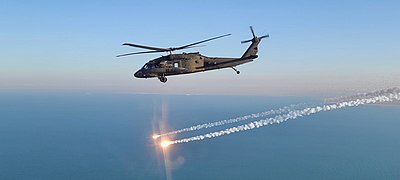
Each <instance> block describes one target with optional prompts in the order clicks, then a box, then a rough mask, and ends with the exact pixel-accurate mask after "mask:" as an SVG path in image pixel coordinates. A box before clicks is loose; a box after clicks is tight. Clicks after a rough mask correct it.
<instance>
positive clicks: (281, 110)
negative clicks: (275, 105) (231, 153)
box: [153, 104, 301, 139]
mask: <svg viewBox="0 0 400 180" xmlns="http://www.w3.org/2000/svg"><path fill="white" fill-rule="evenodd" d="M299 106H301V104H297V105H290V106H285V107H283V108H279V109H273V110H269V111H265V112H260V113H254V114H250V115H246V116H241V117H236V118H231V119H226V120H221V121H216V122H210V123H204V124H199V125H194V126H191V127H187V128H183V129H179V130H176V131H171V132H167V133H164V134H158V135H153V138H154V139H156V138H159V137H161V136H168V135H172V134H178V133H183V132H189V131H196V130H200V129H206V128H211V127H216V126H222V125H226V124H231V123H237V122H240V121H245V120H248V119H253V118H259V117H265V116H268V115H276V114H282V113H286V112H289V111H291V110H292V109H293V108H295V107H299Z"/></svg>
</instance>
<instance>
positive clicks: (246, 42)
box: [241, 39, 252, 44]
mask: <svg viewBox="0 0 400 180" xmlns="http://www.w3.org/2000/svg"><path fill="white" fill-rule="evenodd" d="M251 41H252V39H249V40H246V41H242V42H241V43H242V44H244V43H248V42H251Z"/></svg>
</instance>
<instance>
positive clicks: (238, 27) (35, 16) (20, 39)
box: [0, 0, 400, 95]
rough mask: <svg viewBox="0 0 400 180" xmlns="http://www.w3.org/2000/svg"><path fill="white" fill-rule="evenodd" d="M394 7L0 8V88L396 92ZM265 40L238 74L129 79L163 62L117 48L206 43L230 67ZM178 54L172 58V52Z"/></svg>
mask: <svg viewBox="0 0 400 180" xmlns="http://www.w3.org/2000/svg"><path fill="white" fill-rule="evenodd" d="M398 7H400V2H399V1H330V2H322V1H251V2H250V1H104V2H103V1H85V2H82V1H74V0H71V1H32V2H29V1H28V2H26V1H25V2H24V1H4V2H1V3H0V12H2V15H1V16H0V27H1V28H0V42H2V43H1V44H0V49H1V53H0V63H1V68H0V88H1V89H44V90H46V89H58V90H69V89H83V90H88V91H92V90H107V91H114V92H139V93H173V94H244V95H334V94H343V93H347V92H360V91H361V92H362V91H367V90H372V89H379V88H385V87H391V86H398V85H400V71H399V67H400V62H399V60H400V51H399V49H400V35H399V33H398V32H400V23H398V22H399V21H398V19H399V17H400V11H398ZM249 25H252V26H254V28H255V31H256V33H257V34H258V35H264V34H266V33H269V34H270V36H271V37H270V38H269V39H263V41H262V43H261V44H260V46H259V58H258V59H257V60H256V61H254V62H252V63H250V64H246V65H243V66H239V67H238V69H239V70H240V71H241V72H242V73H241V74H240V75H239V76H238V75H236V74H235V73H234V72H233V71H232V70H230V69H225V70H219V71H211V72H205V73H198V74H191V75H184V76H174V77H170V78H169V80H168V83H166V84H162V83H160V82H159V81H158V80H157V79H147V80H144V79H135V78H133V77H132V73H134V72H135V71H136V70H137V69H139V68H140V67H141V66H142V65H143V64H144V63H145V62H147V61H148V60H150V59H153V58H156V57H159V56H160V55H164V54H152V55H137V56H130V57H125V58H115V55H118V54H121V53H127V52H134V51H140V49H134V48H129V47H122V46H121V44H122V43H124V42H134V43H138V44H145V45H152V46H160V47H171V46H180V45H183V44H187V43H191V42H195V41H198V40H203V39H206V38H209V37H213V36H218V35H222V34H226V33H232V36H229V37H226V38H223V39H220V40H217V41H212V42H209V43H207V44H206V45H207V46H205V47H202V48H197V49H190V50H187V51H186V52H192V51H200V52H201V53H202V54H204V55H207V56H228V57H236V56H237V57H238V56H241V55H242V53H243V52H244V51H245V49H246V48H247V46H248V44H240V41H241V40H245V39H249V38H250V37H251V34H250V31H249V28H248V26H249ZM177 53H179V52H177Z"/></svg>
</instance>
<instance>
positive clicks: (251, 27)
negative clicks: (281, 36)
mask: <svg viewBox="0 0 400 180" xmlns="http://www.w3.org/2000/svg"><path fill="white" fill-rule="evenodd" d="M250 30H251V34H253V38H255V37H256V35H255V34H254V30H253V26H250Z"/></svg>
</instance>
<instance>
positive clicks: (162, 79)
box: [158, 76, 167, 83]
mask: <svg viewBox="0 0 400 180" xmlns="http://www.w3.org/2000/svg"><path fill="white" fill-rule="evenodd" d="M158 79H159V80H160V81H161V82H163V83H166V82H167V78H166V77H165V76H158Z"/></svg>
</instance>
